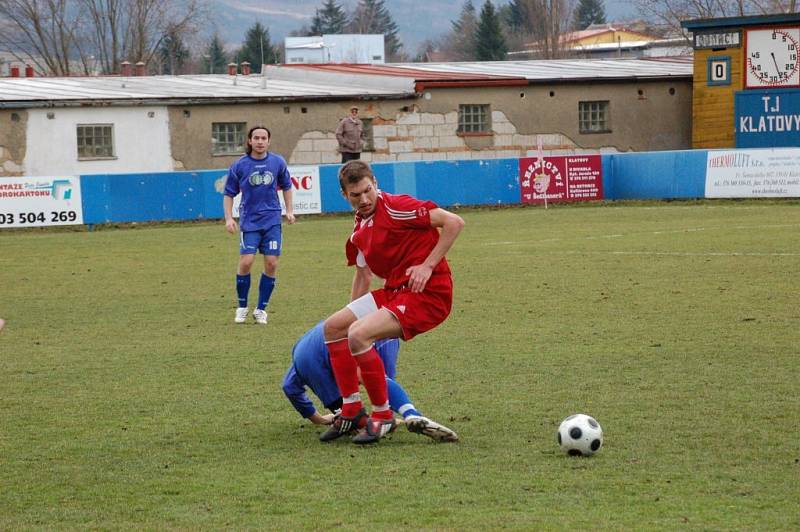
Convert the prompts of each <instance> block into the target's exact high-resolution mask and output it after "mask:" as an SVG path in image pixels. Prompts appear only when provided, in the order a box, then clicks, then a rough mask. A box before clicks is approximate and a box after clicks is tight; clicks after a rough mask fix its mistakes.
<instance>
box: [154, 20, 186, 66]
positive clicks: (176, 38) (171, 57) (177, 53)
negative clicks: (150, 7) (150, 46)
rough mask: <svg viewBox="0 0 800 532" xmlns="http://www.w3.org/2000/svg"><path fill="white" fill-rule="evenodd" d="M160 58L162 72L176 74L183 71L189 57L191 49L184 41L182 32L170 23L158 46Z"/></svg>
mask: <svg viewBox="0 0 800 532" xmlns="http://www.w3.org/2000/svg"><path fill="white" fill-rule="evenodd" d="M158 59H159V61H160V62H161V74H166V75H170V76H176V75H178V74H181V73H182V72H183V67H184V65H186V61H187V60H188V59H189V49H188V48H187V47H186V45H185V44H184V43H183V37H182V36H181V32H180V31H179V30H178V28H177V27H176V26H174V25H170V26H169V27H168V28H167V31H166V32H165V33H164V38H163V39H161V44H159V46H158Z"/></svg>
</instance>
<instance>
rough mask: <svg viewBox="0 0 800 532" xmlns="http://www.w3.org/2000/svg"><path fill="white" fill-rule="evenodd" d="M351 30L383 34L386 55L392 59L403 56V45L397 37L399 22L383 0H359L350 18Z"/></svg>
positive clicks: (361, 32)
mask: <svg viewBox="0 0 800 532" xmlns="http://www.w3.org/2000/svg"><path fill="white" fill-rule="evenodd" d="M349 29H350V31H352V32H353V33H360V34H379V33H382V34H383V43H384V46H385V47H386V56H387V57H388V58H389V60H390V61H395V60H397V59H399V58H400V57H401V54H402V48H403V45H402V44H401V43H400V40H399V39H398V37H397V24H395V22H394V20H392V15H391V14H390V13H389V11H388V10H387V9H386V6H385V5H384V4H383V0H359V2H358V5H357V6H356V9H355V11H354V12H353V17H352V19H351V20H350V25H349Z"/></svg>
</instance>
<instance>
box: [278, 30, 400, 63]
mask: <svg viewBox="0 0 800 532" xmlns="http://www.w3.org/2000/svg"><path fill="white" fill-rule="evenodd" d="M284 48H285V54H286V63H287V64H290V65H291V64H297V63H317V64H319V63H352V64H361V65H363V64H367V65H373V64H382V63H385V62H386V54H385V53H384V45H383V35H382V34H381V35H355V34H354V35H322V36H313V37H286V39H285V40H284Z"/></svg>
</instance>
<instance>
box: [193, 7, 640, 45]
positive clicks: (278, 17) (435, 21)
mask: <svg viewBox="0 0 800 532" xmlns="http://www.w3.org/2000/svg"><path fill="white" fill-rule="evenodd" d="M357 3H358V1H357V0H340V4H341V5H342V6H343V7H345V9H347V10H351V9H352V8H353V7H355V5H356V4H357ZM473 3H474V4H475V6H476V7H477V8H478V10H480V6H481V5H482V3H483V2H482V0H473ZM494 3H495V4H496V5H502V4H505V3H507V0H494ZM321 5H322V0H266V1H265V0H213V6H212V8H213V10H214V12H215V14H214V16H213V24H214V26H216V30H217V31H218V32H219V34H220V35H221V36H222V38H223V40H224V41H225V42H227V43H228V44H229V45H231V46H237V45H238V44H240V43H241V42H242V39H243V38H244V33H245V31H246V30H247V28H248V27H249V26H251V25H252V24H253V22H254V21H256V20H258V21H260V22H261V23H262V24H264V25H266V26H267V27H268V28H269V32H270V37H271V38H272V41H273V43H276V42H277V43H282V42H283V38H284V37H286V36H287V35H288V34H289V32H291V31H293V30H297V29H299V28H301V27H302V26H304V25H310V24H311V18H312V17H313V16H314V12H315V10H316V9H317V8H319V7H320V6H321ZM463 5H464V0H428V1H425V2H422V1H420V0H388V1H387V2H386V6H387V8H388V9H389V11H390V12H391V13H392V16H393V17H394V21H395V22H396V23H397V26H398V29H399V33H400V40H401V42H403V44H404V46H405V50H406V52H408V53H411V54H413V53H415V52H416V50H417V47H418V46H419V45H420V43H421V42H422V41H424V40H425V39H436V38H438V37H439V36H441V35H442V34H444V33H446V32H447V31H448V30H449V29H450V22H451V21H452V20H453V19H456V18H457V17H458V14H459V13H460V11H461V8H462V6H463ZM624 6H625V2H623V0H606V2H605V7H606V15H607V18H608V19H609V20H613V19H614V18H618V17H623V16H630V13H626V12H625V10H624ZM420 21H423V23H420ZM211 31H213V29H212V30H210V31H209V33H210V32H211Z"/></svg>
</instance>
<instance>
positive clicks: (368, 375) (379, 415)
mask: <svg viewBox="0 0 800 532" xmlns="http://www.w3.org/2000/svg"><path fill="white" fill-rule="evenodd" d="M354 358H355V359H356V363H357V364H358V368H359V369H360V370H361V382H363V383H364V388H366V389H367V394H369V401H370V402H371V403H372V417H374V418H375V419H391V418H392V415H393V414H392V411H391V410H390V409H389V392H388V389H387V387H386V368H384V367H383V360H382V359H381V357H380V355H379V354H378V352H377V351H376V350H375V346H374V345H373V346H372V347H370V348H369V349H368V350H367V351H365V352H363V353H359V354H358V355H356V356H355V357H354ZM342 394H344V392H342Z"/></svg>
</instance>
